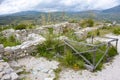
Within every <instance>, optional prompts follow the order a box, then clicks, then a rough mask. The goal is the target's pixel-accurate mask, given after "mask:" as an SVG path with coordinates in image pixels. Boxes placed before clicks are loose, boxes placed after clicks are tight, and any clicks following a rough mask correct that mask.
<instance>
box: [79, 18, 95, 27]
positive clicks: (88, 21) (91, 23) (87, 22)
mask: <svg viewBox="0 0 120 80" xmlns="http://www.w3.org/2000/svg"><path fill="white" fill-rule="evenodd" d="M79 25H80V26H82V27H93V26H94V21H93V20H92V19H85V20H82V21H80V22H79Z"/></svg>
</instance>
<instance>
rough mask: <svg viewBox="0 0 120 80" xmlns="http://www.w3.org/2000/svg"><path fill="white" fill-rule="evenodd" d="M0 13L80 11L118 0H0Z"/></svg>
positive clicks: (116, 2)
mask: <svg viewBox="0 0 120 80" xmlns="http://www.w3.org/2000/svg"><path fill="white" fill-rule="evenodd" d="M0 3H1V4H0V14H8V13H15V12H19V11H26V10H40V11H62V10H67V11H81V10H89V9H107V8H111V7H113V6H116V5H119V4H120V2H119V0H59V1H58V0H48V1H46V0H1V1H0Z"/></svg>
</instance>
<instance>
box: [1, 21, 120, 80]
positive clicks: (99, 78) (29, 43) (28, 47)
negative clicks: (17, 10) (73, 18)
mask: <svg viewBox="0 0 120 80" xmlns="http://www.w3.org/2000/svg"><path fill="white" fill-rule="evenodd" d="M68 24H69V23H67V22H66V23H61V24H56V25H50V26H43V27H40V28H37V29H33V30H16V31H15V30H13V29H9V30H5V31H3V32H2V33H3V34H4V36H6V37H9V36H10V35H15V36H16V38H17V39H18V40H20V41H21V42H22V43H21V45H17V46H13V47H5V48H4V47H3V46H2V45H0V54H3V53H4V54H6V55H8V56H7V57H10V58H13V57H15V56H14V54H13V53H15V54H18V55H17V56H18V57H20V56H22V57H23V56H25V57H23V58H20V59H17V60H16V61H9V62H8V63H7V62H5V61H3V60H2V59H1V57H0V80H19V79H20V78H24V77H25V80H54V78H55V72H54V70H56V69H57V68H58V67H59V62H57V61H53V60H52V61H50V60H47V59H45V58H43V57H40V58H35V57H32V56H26V55H28V53H30V52H32V51H33V50H34V49H35V46H36V45H37V44H42V43H43V42H44V41H45V40H46V39H45V38H44V37H43V36H41V35H39V34H46V32H48V31H47V29H46V28H48V27H53V28H54V29H55V32H54V33H59V32H61V30H62V29H61V28H64V26H65V25H68ZM61 26H62V27H61ZM70 26H71V27H72V29H73V30H74V31H75V34H76V36H78V37H82V36H84V35H85V34H84V33H86V32H89V31H92V30H96V29H99V28H101V26H99V27H97V28H85V29H82V30H79V27H77V26H78V25H76V24H70ZM106 36H108V37H112V38H118V39H119V41H118V46H117V50H118V53H120V36H115V35H112V34H108V35H106ZM61 38H66V37H64V36H62V37H60V39H61ZM61 40H62V39H61ZM95 40H99V41H101V42H106V41H108V40H106V39H103V38H99V37H95ZM86 41H87V42H89V41H90V39H87V40H86ZM112 45H115V43H113V44H112ZM8 53H9V54H8ZM21 72H25V74H20V73H21ZM18 73H19V74H18ZM119 75H120V55H119V54H118V55H117V56H115V57H114V59H113V61H112V62H108V63H105V64H104V68H103V69H102V70H101V71H97V72H94V73H92V72H90V71H88V70H80V71H74V70H72V69H69V68H64V70H62V71H61V72H60V75H59V80H120V77H119Z"/></svg>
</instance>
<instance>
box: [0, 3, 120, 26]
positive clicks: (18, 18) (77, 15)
mask: <svg viewBox="0 0 120 80" xmlns="http://www.w3.org/2000/svg"><path fill="white" fill-rule="evenodd" d="M63 16H64V19H63ZM42 18H45V19H44V20H46V21H50V22H62V21H66V20H70V19H76V20H80V19H84V18H94V19H96V20H100V21H117V22H119V23H120V5H119V6H116V7H113V8H110V9H107V10H103V11H99V10H91V11H82V12H51V13H46V12H38V11H23V12H18V13H14V14H9V15H0V25H7V24H19V23H25V24H41V22H42V21H43V19H42ZM48 18H50V19H48Z"/></svg>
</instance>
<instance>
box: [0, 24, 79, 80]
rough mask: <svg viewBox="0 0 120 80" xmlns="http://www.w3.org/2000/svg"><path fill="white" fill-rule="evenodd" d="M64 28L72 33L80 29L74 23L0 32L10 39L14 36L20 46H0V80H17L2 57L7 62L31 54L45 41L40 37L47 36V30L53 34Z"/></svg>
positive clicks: (15, 74)
mask: <svg viewBox="0 0 120 80" xmlns="http://www.w3.org/2000/svg"><path fill="white" fill-rule="evenodd" d="M65 27H69V28H71V29H73V30H74V31H77V30H78V29H80V27H79V25H78V24H74V23H67V22H65V23H61V24H56V25H48V26H42V27H38V28H36V29H30V30H14V29H8V30H4V31H2V32H1V34H2V35H3V36H4V37H7V38H8V37H10V36H11V35H14V36H15V38H16V39H17V40H19V41H20V42H21V44H20V45H17V46H13V47H9V46H8V47H4V46H3V45H2V44H0V80H18V78H19V76H18V75H17V73H16V72H15V71H14V70H13V69H12V68H10V66H9V64H8V63H7V62H5V61H4V60H3V59H2V57H5V58H7V59H9V60H13V59H18V58H21V57H25V56H27V55H29V54H31V53H32V52H33V51H34V50H35V48H36V46H37V45H38V44H42V43H43V42H44V41H45V40H46V39H45V38H44V37H42V36H41V35H46V34H48V28H53V30H54V31H53V33H54V34H59V33H62V32H63V29H64V28H65Z"/></svg>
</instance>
